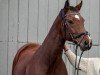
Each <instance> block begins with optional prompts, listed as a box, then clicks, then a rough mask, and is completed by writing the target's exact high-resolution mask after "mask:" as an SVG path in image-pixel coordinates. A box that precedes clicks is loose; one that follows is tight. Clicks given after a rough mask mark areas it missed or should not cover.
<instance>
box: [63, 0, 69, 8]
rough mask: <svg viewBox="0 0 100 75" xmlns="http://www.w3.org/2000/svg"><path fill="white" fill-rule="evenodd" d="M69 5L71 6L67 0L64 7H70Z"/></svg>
mask: <svg viewBox="0 0 100 75" xmlns="http://www.w3.org/2000/svg"><path fill="white" fill-rule="evenodd" d="M68 7H69V0H66V2H65V6H64V8H68Z"/></svg>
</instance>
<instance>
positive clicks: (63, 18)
mask: <svg viewBox="0 0 100 75" xmlns="http://www.w3.org/2000/svg"><path fill="white" fill-rule="evenodd" d="M71 14H78V13H71ZM67 15H70V14H65V13H64V10H63V9H61V11H60V16H61V18H62V24H63V26H64V32H65V35H64V36H65V38H66V37H67V36H66V33H67V30H69V35H70V37H71V39H72V41H73V42H74V43H75V44H76V49H75V54H76V60H75V75H76V74H77V75H79V70H80V69H79V65H80V61H81V57H82V54H83V52H84V51H82V52H81V55H80V59H79V62H78V67H77V66H76V65H77V49H78V46H80V43H81V42H82V40H83V39H84V36H86V35H90V34H89V33H88V32H87V31H85V32H82V33H78V34H75V33H73V32H72V30H71V27H70V25H69V24H68V21H67V19H65V18H66V16H67ZM81 36H83V38H82V39H81V41H80V42H78V41H77V40H76V39H77V38H80V37H81Z"/></svg>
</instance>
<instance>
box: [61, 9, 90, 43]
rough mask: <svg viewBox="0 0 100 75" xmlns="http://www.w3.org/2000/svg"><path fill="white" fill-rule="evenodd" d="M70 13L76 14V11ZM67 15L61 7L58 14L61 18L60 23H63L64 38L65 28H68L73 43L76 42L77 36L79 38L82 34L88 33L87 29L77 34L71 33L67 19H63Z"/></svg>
mask: <svg viewBox="0 0 100 75" xmlns="http://www.w3.org/2000/svg"><path fill="white" fill-rule="evenodd" d="M71 14H78V13H71ZM67 15H69V14H65V13H64V10H63V9H61V11H60V16H61V18H62V23H63V26H64V32H65V38H66V33H67V30H68V29H69V30H70V31H69V34H70V36H71V39H72V40H73V42H74V43H78V42H77V41H76V39H77V38H80V37H81V36H83V35H84V36H85V35H89V33H88V32H87V31H85V32H82V33H77V34H75V33H73V32H72V30H71V27H70V25H69V24H68V21H67V20H66V19H65V17H66V16H67Z"/></svg>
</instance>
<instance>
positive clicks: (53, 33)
mask: <svg viewBox="0 0 100 75" xmlns="http://www.w3.org/2000/svg"><path fill="white" fill-rule="evenodd" d="M81 7H82V1H81V2H80V3H79V4H77V5H76V6H75V7H74V6H70V4H69V1H68V0H66V2H65V5H64V7H63V9H62V10H61V11H60V13H59V14H58V16H57V17H56V19H55V21H54V23H53V25H52V27H51V29H50V31H49V33H48V35H47V36H46V38H45V40H44V41H43V43H42V44H41V45H40V44H38V43H28V44H25V45H24V46H22V47H21V48H20V49H19V50H18V52H17V54H16V55H15V58H14V60H13V66H12V75H68V72H67V68H66V66H65V63H64V61H63V59H62V54H63V48H64V45H65V42H66V41H71V42H73V43H75V44H78V45H79V46H80V49H81V50H82V51H86V50H89V49H90V48H91V46H92V39H91V38H90V36H89V34H88V32H87V31H86V30H85V27H84V21H85V20H84V18H83V17H82V16H81V14H80V13H79V11H80V9H81Z"/></svg>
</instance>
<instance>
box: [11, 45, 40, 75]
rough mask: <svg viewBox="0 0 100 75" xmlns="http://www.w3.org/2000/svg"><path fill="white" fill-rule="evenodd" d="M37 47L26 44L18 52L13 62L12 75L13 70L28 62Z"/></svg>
mask: <svg viewBox="0 0 100 75" xmlns="http://www.w3.org/2000/svg"><path fill="white" fill-rule="evenodd" d="M39 46H40V45H39V44H36V43H28V44H26V45H24V46H22V47H21V48H20V49H19V50H18V52H17V53H16V55H15V58H14V60H13V67H12V75H14V69H15V68H16V67H18V65H23V66H24V65H26V64H27V63H28V62H29V60H30V59H31V58H32V55H34V53H35V52H36V50H37V49H38V48H39ZM25 61H26V62H25ZM21 63H22V64H21Z"/></svg>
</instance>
